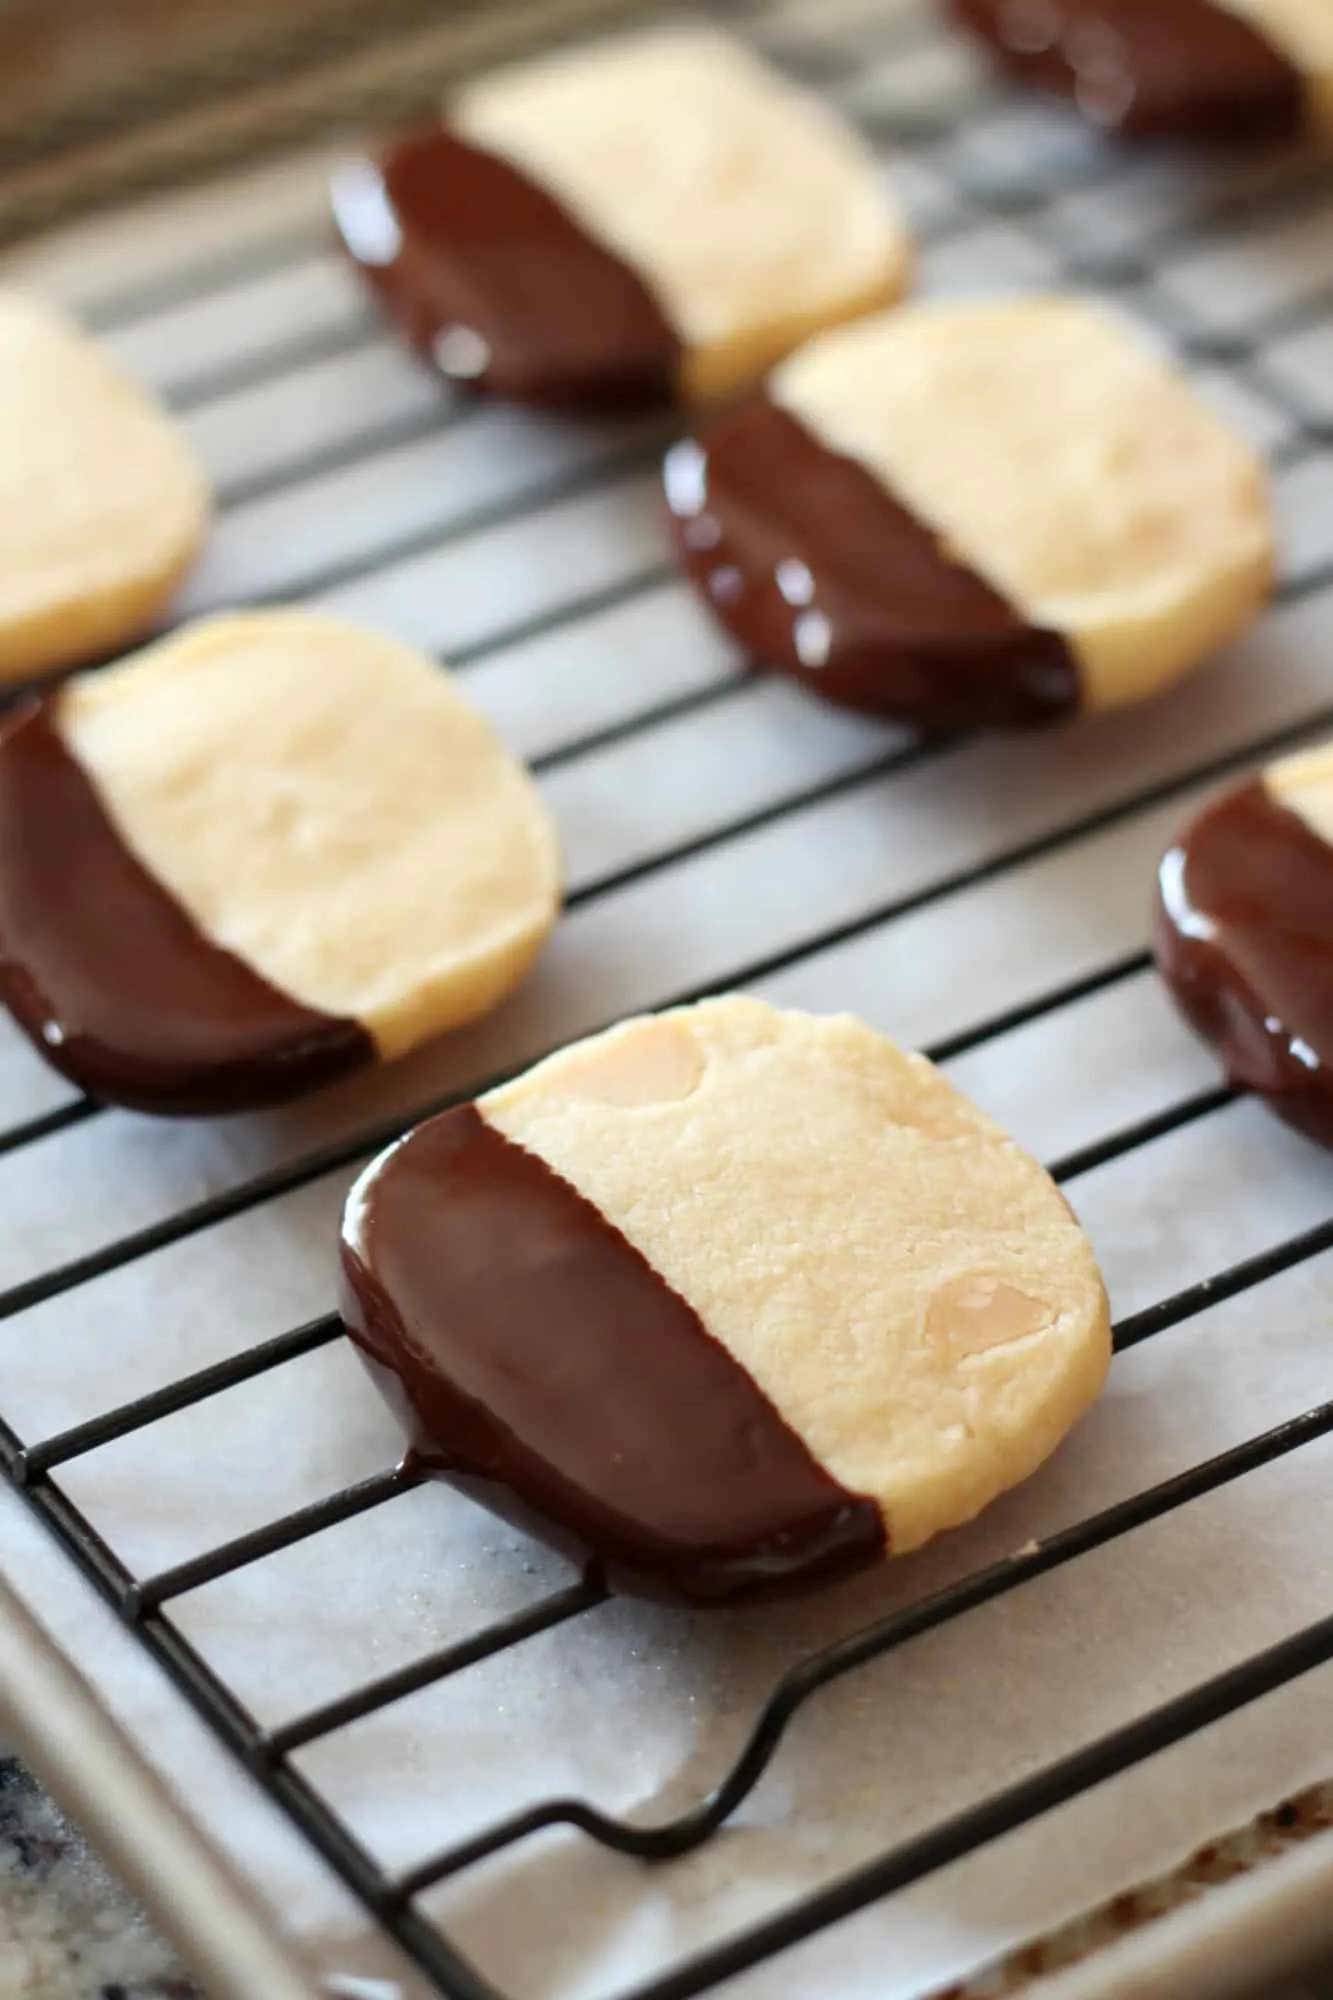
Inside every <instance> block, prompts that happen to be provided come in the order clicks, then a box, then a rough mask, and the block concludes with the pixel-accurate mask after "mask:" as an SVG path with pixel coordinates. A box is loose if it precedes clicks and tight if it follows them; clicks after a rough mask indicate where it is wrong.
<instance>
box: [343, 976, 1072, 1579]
mask: <svg viewBox="0 0 1333 2000" xmlns="http://www.w3.org/2000/svg"><path fill="white" fill-rule="evenodd" d="M343 1310H344V1316H345V1318H346V1320H347V1323H348V1326H349V1329H350V1331H351V1333H352V1337H353V1338H354V1340H355V1341H356V1342H357V1343H358V1345H359V1346H360V1348H361V1349H362V1351H363V1354H364V1355H365V1357H366V1359H367V1361H368V1362H369V1364H370V1366H371V1369H372V1372H373V1373H374V1374H375V1375H376V1376H377V1378H378V1379H379V1380H380V1381H381V1383H382V1384H383V1385H384V1386H385V1388H386V1391H387V1393H388V1395H389V1397H390V1400H391V1401H392V1402H393V1404H394V1406H395V1408H397V1409H398V1410H399V1412H400V1413H401V1414H403V1416H404V1417H405V1420H406V1423H407V1428H408V1431H409V1435H410V1438H411V1442H412V1449H413V1453H414V1455H415V1458H416V1460H417V1462H418V1463H421V1464H424V1465H425V1466H426V1467H427V1468H428V1469H431V1470H433V1471H436V1472H438V1473H440V1474H441V1475H442V1476H443V1477H446V1478H449V1479H451V1480H453V1481H455V1482H456V1483H457V1484H460V1485H461V1486H463V1487H464V1488H465V1489H466V1490H468V1491H470V1492H473V1493H474V1494H475V1495H476V1496H477V1497H478V1498H480V1499H483V1500H484V1501H486V1503H487V1504H488V1505H491V1506H493V1507H495V1508H496V1509H497V1511H499V1512H501V1513H503V1514H505V1515H507V1516H508V1517H510V1518H512V1519H514V1520H516V1521H518V1522H519V1523H520V1524H523V1525H525V1526H529V1527H532V1528H533V1529H535V1531H536V1532H538V1533H539V1534H542V1535H544V1536H545V1537H547V1538H548V1539H550V1540H552V1541H554V1542H555V1543H556V1545H557V1546H559V1547H563V1548H565V1549H567V1550H569V1551H570V1552H572V1553H573V1554H574V1555H575V1557H576V1558H578V1559H580V1560H583V1561H590V1562H591V1564H592V1565H593V1567H594V1570H595V1571H596V1572H597V1573H599V1574H601V1575H604V1576H605V1577H606V1578H607V1579H608V1581H609V1582H610V1583H612V1584H613V1585H614V1586H616V1587H619V1588H624V1589H627V1590H633V1591H638V1592H642V1593H645V1594H648V1595H652V1596H658V1597H666V1598H673V1599H678V1600H685V1601H689V1602H694V1603H701V1604H713V1603H723V1602H729V1601H733V1600H735V1599H738V1598H743V1597H748V1596H762V1595H766V1594H770V1593H774V1592H778V1591H782V1590H788V1589H794V1588H798V1587H800V1586H803V1585H807V1584H811V1583H814V1582H818V1581H821V1580H824V1579H827V1578H831V1577H834V1576H838V1575H842V1574H845V1573H846V1572H848V1571H850V1570H853V1569H856V1568H858V1567H860V1566H862V1565H863V1564H866V1563H869V1562H873V1561H875V1560H877V1559H878V1558H879V1557H881V1556H882V1555H884V1554H886V1553H903V1552H905V1551H907V1550H909V1549H914V1548H918V1547H919V1546H920V1545H921V1544H922V1543H923V1542H926V1541H928V1540H929V1539H930V1537H931V1536H932V1535H935V1534H937V1533H938V1532H939V1531H940V1530H941V1529H944V1528H949V1527H953V1526H955V1525H956V1524H958V1523H960V1522H964V1521H968V1520H970V1519H971V1518H972V1516H973V1515H974V1514H976V1513H977V1512H978V1511H979V1509H981V1508H982V1507H984V1506H985V1505H986V1504H987V1502H988V1501H990V1500H992V1499H994V1497H995V1496H996V1495H997V1494H998V1493H1001V1492H1003V1491H1004V1490H1005V1488H1007V1487H1009V1486H1012V1485H1014V1484H1015V1483H1016V1482H1017V1481H1019V1480H1021V1479H1024V1478H1026V1477H1027V1476H1028V1474H1029V1473H1031V1472H1033V1471H1034V1470H1035V1469H1036V1467H1037V1466H1038V1465H1040V1464H1041V1462H1042V1460H1043V1459H1045V1458H1046V1457H1047V1455H1048V1454H1049V1453H1050V1452H1051V1451H1053V1450H1054V1448H1055V1446H1056V1444H1057V1443H1058V1442H1059V1440H1060V1439H1061V1437H1063V1435H1064V1434H1065V1432H1066V1431H1067V1430H1068V1429H1069V1427H1070V1425H1071V1424H1073V1423H1074V1421H1075V1420H1076V1418H1078V1417H1079V1416H1080V1415H1081V1414H1082V1412H1083V1411H1084V1410H1085V1409H1086V1408H1087V1406H1088V1404H1089V1403H1090V1402H1091V1401H1092V1400H1093V1398H1094V1397H1095V1395H1096V1394H1097V1391H1098V1390H1099V1388H1100V1387H1101V1384H1102V1381H1103V1378H1104V1376H1105V1374H1106V1369H1107V1365H1108V1361H1109V1357H1110V1338H1109V1329H1108V1322H1107V1307H1106V1296H1105V1292H1104V1290H1103V1286H1102V1281H1101V1277H1100V1275H1099V1273H1098V1270H1097V1265H1096V1261H1095V1259H1094V1257H1093V1253H1092V1250H1091V1248H1090V1246H1089V1244H1088V1241H1087V1238H1086V1237H1085V1236H1084V1234H1083V1232H1082V1230H1081V1229H1080V1228H1079V1226H1078V1224H1077V1222H1076V1221H1075V1220H1074V1217H1073V1215H1072V1213H1071V1211H1070V1209H1069V1207H1068V1205H1067V1204H1066V1202H1065V1201H1064V1199H1063V1197H1062V1196H1061V1195H1060V1193H1059V1191H1058V1190H1057V1188H1056V1187H1055V1186H1054V1185H1053V1183H1052V1182H1051V1180H1050V1179H1049V1177H1048V1176H1047V1175H1046V1174H1045V1173H1044V1172H1043V1171H1042V1169H1041V1168H1040V1167H1039V1166H1038V1165H1037V1164H1036V1162H1035V1161H1033V1160H1031V1159H1029V1158H1028V1156H1027V1155H1026V1154H1025V1153H1023V1152H1022V1151H1020V1149H1019V1148H1018V1147H1017V1146H1016V1145H1015V1144H1014V1143H1013V1141H1012V1140H1010V1139H1008V1138H1006V1137H1005V1135H1004V1133H1003V1132H1001V1131H1000V1130H999V1129H998V1128H997V1127H996V1126H995V1125H993V1124H992V1123H991V1122H990V1120H989V1119H987V1118H985V1117H984V1116H983V1115H982V1114H981V1112H979V1111H977V1110H976V1109H975V1108H974V1107H973V1106H972V1105H971V1104H969V1103H968V1102H967V1101H966V1099H964V1098H963V1097H961V1096H959V1094H958V1093H957V1092H956V1091H955V1090H954V1089H953V1088H952V1087H951V1086H950V1085H949V1084H948V1083H946V1081H945V1080H944V1078H943V1077H942V1076H941V1075H940V1074H939V1072H938V1071H937V1070H935V1069H934V1068H932V1066H931V1065H930V1063H928V1062H927V1061H926V1060H925V1059H924V1058H923V1057H921V1056H915V1055H906V1054H904V1053H903V1052H902V1050H900V1049H898V1048H897V1047H895V1045H894V1044H893V1043H892V1042H889V1041H887V1040H885V1039H884V1038H883V1037H882V1036H880V1035H877V1034H874V1033H872V1032H871V1030H870V1029H868V1028H866V1027H863V1026H862V1025H861V1024H860V1023H859V1022H857V1021H855V1020H853V1019H851V1018H850V1017H849V1016H845V1015H844V1016H840V1017H837V1018H833V1019H823V1020H821V1019H816V1018H815V1017H814V1016H811V1015H806V1014H798V1013H784V1012H779V1011H778V1010H777V1009H775V1008H773V1007H770V1006H768V1005H766V1004H764V1003H763V1002H761V1001H758V1000H749V999H741V998H729V999H723V1000H712V1001H707V1002H704V1003H703V1004H702V1005H700V1006H696V1007H685V1008H680V1009H677V1010H675V1011H673V1012H670V1013H666V1014H661V1015H658V1016H655V1017H645V1018H642V1019H638V1020H632V1021H627V1022H625V1023H624V1024H622V1025H621V1026H620V1027H618V1028H613V1029H611V1030H610V1031H609V1032H607V1033H604V1034H601V1035H597V1036H594V1037H592V1038H591V1039H590V1040H588V1041H585V1042H580V1043H577V1044H575V1045H574V1046H573V1047H571V1048H568V1049H565V1050H564V1051H563V1052H562V1053H560V1054H559V1055H555V1056H552V1057H551V1058H549V1060H547V1061H545V1062H543V1063H540V1064H538V1065H537V1067H536V1068H535V1069H533V1070H530V1071H529V1072H528V1073H527V1074H526V1075H525V1076H522V1077H520V1078H519V1079H518V1080H517V1082H514V1083H510V1084H508V1085H506V1086H505V1087H504V1088H502V1089H500V1090H495V1091H492V1092H490V1093H489V1094H488V1095H487V1096H485V1097H482V1098H480V1099H478V1100H477V1102H476V1103H474V1104H470V1105H465V1106H463V1107H461V1108H459V1109H457V1110H453V1111H449V1112H446V1113H445V1114H444V1115H443V1116H442V1117H439V1118H435V1119H432V1120H430V1121H429V1122H428V1123H427V1124H425V1125H422V1126H420V1127H419V1128H418V1129H417V1130H416V1131H415V1132H412V1133H409V1134H408V1136H407V1137H406V1138H405V1139H403V1140H401V1141H400V1142H399V1143H398V1144H397V1145H395V1146H391V1147H390V1148H389V1149H388V1150H387V1151H386V1152H384V1153H382V1154H381V1155H380V1156H379V1158H378V1159H377V1160H375V1161H373V1162H372V1164H371V1165H370V1166H369V1167H367V1168H366V1170H365V1171H364V1173H363V1174H362V1175H361V1177H360V1179H359V1180H358V1181H357V1183H356V1185H355V1187H354V1188H353V1190H352V1193H351V1195H350V1196H349V1198H348V1203H347V1209H346V1214H345V1217H344V1228H343Z"/></svg>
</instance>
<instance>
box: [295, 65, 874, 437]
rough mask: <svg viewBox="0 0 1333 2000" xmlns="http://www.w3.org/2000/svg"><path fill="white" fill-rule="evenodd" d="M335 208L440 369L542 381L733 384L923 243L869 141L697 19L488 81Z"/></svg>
mask: <svg viewBox="0 0 1333 2000" xmlns="http://www.w3.org/2000/svg"><path fill="white" fill-rule="evenodd" d="M334 211H335V216H336V218H337V221H338V224H339V227H340V230H341V233H342V236H343V240H344V242H345V244H346V246H347V248H348V250H349V251H350V253H351V255H352V256H353V258H354V259H355V260H356V262H357V263H358V264H359V265H360V266H361V268H362V269H363V270H364V271H365V273H366V275H367V276H368V277H369V278H370V279H371V281H372V282H373V283H374V285H375V286H376V288H377V290H378V291H379V293H380V295H381V297H382V298H383V299H384V301H385V303H386V304H387V305H388V306H389V308H390V310H391V311H392V312H393V313H394V314H395V315H396V317H397V318H398V319H399V321H400V323H401V324H402V326H403V327H404V329H405V331H406V332H407V334H408V336H409V338H410V339H411V340H412V341H413V342H414V344H415V345H417V346H418V347H419V348H421V349H422V350H423V351H424V352H425V353H427V354H428V355H429V356H430V357H431V358H432V359H433V360H434V361H435V363H436V365H437V366H438V367H440V369H441V370H442V371H443V372H444V373H445V374H446V375H449V376H450V377H452V378H453V379H455V380H459V381H464V382H468V383H475V384H479V385H481V386H485V387H490V388H493V389H496V390H499V391H501V392H503V393H506V394H512V395H519V396H526V397H530V398H534V399H537V400H546V401H565V402H568V401H576V402H577V401H589V400H591V401H598V400H608V399H611V400H621V399H625V398H648V397H653V396H667V395H676V396H679V397H681V398H683V399H684V400H685V401H687V402H698V401H711V400H713V399H715V398H719V397H724V396H727V395H730V394H732V393H734V392H735V391H736V390H737V389H739V388H742V387H744V386H746V385H747V384H749V383H751V382H753V381H755V380H757V379H758V378H759V376H761V375H762V374H763V372H764V371H765V369H767V368H768V367H770V366H771V365H772V363H773V362H774V361H776V360H778V359H779V358H780V357H781V356H782V355H783V354H786V353H788V352H789V351H790V350H791V349H792V348H793V347H795V346H796V345H797V344H798V343H799V342H800V341H801V340H803V339H805V338H806V336H807V335H809V334H811V333H813V332H814V331H815V330H816V329H818V328H820V327H825V326H830V325H833V324H835V323H837V322H838V321H841V320H845V319H849V318H851V317H853V316H855V315H856V314H858V313H862V312H866V311H868V310H870V309H871V308H873V307H876V306H881V305H884V304H886V303H888V302H889V301H890V300H892V299H895V298H897V297H898V295H899V294H900V293H901V292H902V290H903V289H904V287H905V285H906V283H907V278H908V272H909V264H910V248H909V243H908V238H907V234H906V231H905V229H904V227H903V224H902V222H901V221H900V219H899V217H898V214H897V212H896V209H895V207H894V205H893V203H892V201H891V198H890V197H889V195H888V193H887V191H886V188H885V185H884V177H883V170H882V169H881V167H880V166H879V165H878V163H877V162H876V160H875V158H874V156H873V154H872V153H871V152H870V150H869V149H868V147H866V146H865V145H864V144H863V142H862V141H861V140H860V139H859V138H858V136H857V135H856V134H855V133H854V132H853V131H852V130H851V129H850V128H849V127H847V126H846V125H844V124H843V122H842V121H841V120H840V119H839V117H838V116H837V114H836V113H835V112H834V111H833V110H832V109H831V108H830V107H829V106H827V105H826V104H824V103H823V102H822V101H821V100H820V99H818V98H817V97H815V96H813V95H812V94H810V93H809V92H807V91H804V90H802V89H799V88H798V87H797V86H795V85H793V84H792V83H790V82H789V81H787V80H786V79H785V78H783V77H782V76H781V75H780V74H779V73H778V72H777V71H775V70H773V69H771V68H770V67H769V66H768V65H767V64H765V63H764V62H763V61H761V60H760V59H759V58H758V57H756V56H754V55H752V54H751V53H750V52H749V51H748V50H746V49H745V48H744V47H742V45H741V44H740V43H738V42H736V41H734V40H733V39H732V38H731V37H730V36H727V35H725V34H722V33H719V32H717V31H715V30H712V29H709V28H702V27H701V28H688V29H687V28H676V29H658V30H655V31H650V32H647V33H641V34H637V35H633V36H627V37H625V38H623V39H621V40H616V41H610V42H606V43H603V44H601V45H598V46H594V47H592V48H588V49H580V50H575V51H572V52H570V53H567V54H563V55H560V56H556V57H547V58H545V59H542V60H540V61H537V62H534V63H530V64H526V65H523V66H520V67H518V68H515V69H509V70H505V71H502V72H500V73H498V74H497V75H495V76H492V77H488V78H484V79H482V80H481V81H480V82H478V83H475V84H472V85H470V86H469V87H467V88H466V89H464V90H463V91H462V92H461V93H460V94H459V95H458V96H457V97H455V98H454V99H453V100H452V101H451V102H450V104H449V105H448V106H447V108H446V115H445V122H444V123H443V124H442V125H440V126H438V127H434V128H429V129H426V130H424V131H419V132H417V133H413V134H410V135H408V136H407V137H406V138H405V139H404V140H402V141H401V142H400V143H399V144H398V145H396V146H395V147H393V148H391V149H390V150H389V151H388V152H387V153H386V154H385V155H384V157H383V159H381V160H379V161H373V162H372V161H370V160H361V161H358V162H353V163H352V164H351V165H350V166H349V167H348V168H347V169H345V170H344V171H343V172H342V173H340V174H339V175H338V176H337V177H336V178H335V182H334Z"/></svg>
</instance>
